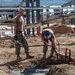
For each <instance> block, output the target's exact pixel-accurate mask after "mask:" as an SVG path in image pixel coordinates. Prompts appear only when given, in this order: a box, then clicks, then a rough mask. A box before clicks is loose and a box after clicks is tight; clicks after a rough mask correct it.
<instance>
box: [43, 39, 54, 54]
mask: <svg viewBox="0 0 75 75" xmlns="http://www.w3.org/2000/svg"><path fill="white" fill-rule="evenodd" d="M45 41H46V42H47V43H48V39H45ZM49 41H51V40H49ZM47 50H48V46H46V45H45V44H44V46H43V52H44V53H46V52H47ZM54 51H55V48H54V44H53V43H52V47H51V53H53V52H54Z"/></svg>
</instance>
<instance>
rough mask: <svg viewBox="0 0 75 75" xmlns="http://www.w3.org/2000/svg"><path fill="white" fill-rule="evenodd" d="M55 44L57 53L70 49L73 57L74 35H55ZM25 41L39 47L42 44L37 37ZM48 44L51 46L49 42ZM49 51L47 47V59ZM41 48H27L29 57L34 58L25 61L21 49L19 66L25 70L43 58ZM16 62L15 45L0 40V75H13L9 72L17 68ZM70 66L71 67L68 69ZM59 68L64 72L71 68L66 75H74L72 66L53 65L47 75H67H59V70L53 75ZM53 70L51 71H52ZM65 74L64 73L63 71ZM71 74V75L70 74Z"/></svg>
mask: <svg viewBox="0 0 75 75" xmlns="http://www.w3.org/2000/svg"><path fill="white" fill-rule="evenodd" d="M55 36H56V39H57V42H59V44H60V45H59V47H58V46H57V48H58V52H60V53H62V54H64V53H65V49H66V48H70V49H71V50H72V56H73V57H74V56H75V33H68V34H55ZM26 40H27V41H28V44H29V45H39V44H40V45H41V44H43V43H42V41H41V38H40V37H39V36H35V37H26ZM49 44H51V43H50V42H49ZM50 49H51V47H48V52H47V57H48V56H49V55H50ZM42 51H43V47H42V46H39V47H29V52H30V54H31V55H34V58H32V59H25V58H26V56H25V53H24V48H23V47H22V48H21V54H20V55H21V57H22V59H23V60H22V61H20V64H22V65H23V68H26V67H28V66H31V65H32V63H33V64H35V61H38V60H40V59H41V58H42V56H43V52H42ZM17 65H18V64H17V62H16V54H15V45H14V43H13V42H12V41H11V40H0V75H13V74H12V73H11V70H13V69H14V68H16V67H17ZM70 66H71V67H70ZM58 67H59V68H61V67H63V68H61V69H60V70H65V67H66V68H67V69H68V68H69V67H70V68H71V70H70V72H68V71H66V72H68V73H69V74H68V75H75V73H74V70H75V67H74V66H72V65H69V66H68V65H65V64H61V65H53V66H51V67H50V71H49V73H48V75H67V73H62V74H60V73H59V72H60V70H59V69H58V70H59V71H58V72H56V74H53V72H55V70H57V68H58ZM70 68H69V69H70ZM52 69H53V70H52ZM63 72H65V71H63ZM72 73H73V74H72Z"/></svg>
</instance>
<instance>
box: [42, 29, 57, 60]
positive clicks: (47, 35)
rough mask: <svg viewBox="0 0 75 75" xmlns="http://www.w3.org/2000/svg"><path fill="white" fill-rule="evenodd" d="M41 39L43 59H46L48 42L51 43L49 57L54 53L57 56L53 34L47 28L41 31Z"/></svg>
mask: <svg viewBox="0 0 75 75" xmlns="http://www.w3.org/2000/svg"><path fill="white" fill-rule="evenodd" d="M41 38H42V41H43V43H44V46H43V52H44V54H43V59H44V58H46V53H47V50H48V40H50V41H51V43H52V49H51V53H50V57H53V53H54V52H55V53H56V54H57V47H56V39H55V35H54V32H53V31H52V30H51V29H49V28H45V29H43V31H42V34H41Z"/></svg>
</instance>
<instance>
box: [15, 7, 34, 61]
mask: <svg viewBox="0 0 75 75" xmlns="http://www.w3.org/2000/svg"><path fill="white" fill-rule="evenodd" d="M23 15H24V8H23V7H20V8H19V9H18V14H17V15H16V16H15V17H14V40H16V41H19V42H20V43H21V44H22V46H23V47H24V49H25V53H26V58H27V59H28V58H33V57H34V56H31V55H29V48H28V46H26V45H28V43H27V41H26V39H25V37H24V35H23V33H22V32H23V31H25V30H24V29H25V28H24V19H23ZM19 42H16V54H17V60H20V59H21V57H20V48H21V44H20V43H19Z"/></svg>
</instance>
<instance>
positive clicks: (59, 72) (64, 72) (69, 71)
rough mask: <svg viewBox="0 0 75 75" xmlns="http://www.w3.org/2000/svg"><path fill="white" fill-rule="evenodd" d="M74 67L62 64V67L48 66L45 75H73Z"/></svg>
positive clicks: (74, 74)
mask: <svg viewBox="0 0 75 75" xmlns="http://www.w3.org/2000/svg"><path fill="white" fill-rule="evenodd" d="M74 71H75V67H74V66H72V65H67V64H62V65H54V66H53V65H52V66H50V69H49V72H48V74H47V75H75V72H74Z"/></svg>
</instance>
